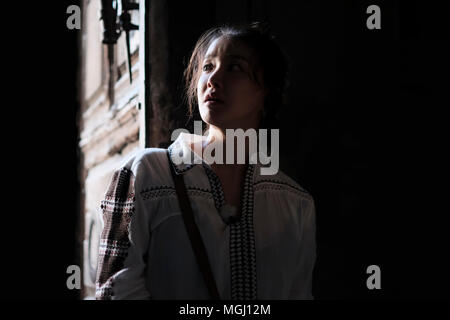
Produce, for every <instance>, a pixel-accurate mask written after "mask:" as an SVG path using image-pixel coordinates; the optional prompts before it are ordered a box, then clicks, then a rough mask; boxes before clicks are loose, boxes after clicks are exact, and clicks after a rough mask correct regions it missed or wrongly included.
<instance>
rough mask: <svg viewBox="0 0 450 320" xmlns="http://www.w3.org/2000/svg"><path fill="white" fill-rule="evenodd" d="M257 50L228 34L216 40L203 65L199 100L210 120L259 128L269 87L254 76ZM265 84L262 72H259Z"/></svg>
mask: <svg viewBox="0 0 450 320" xmlns="http://www.w3.org/2000/svg"><path fill="white" fill-rule="evenodd" d="M254 63H256V61H255V57H254V55H253V51H252V50H251V49H250V48H249V47H248V46H246V45H245V44H243V43H241V42H239V41H236V40H235V41H233V40H232V39H229V38H227V37H221V38H218V39H216V40H214V41H213V42H212V43H211V45H210V46H209V48H208V50H207V52H206V54H205V58H204V60H203V61H202V62H201V65H200V66H199V69H200V71H199V72H200V73H201V74H200V76H199V79H198V83H197V99H198V105H199V108H200V115H201V117H202V119H203V121H205V122H206V123H208V124H210V125H214V126H217V127H219V128H222V129H227V128H230V129H237V128H242V129H244V130H246V129H248V128H257V126H258V124H259V120H260V117H261V111H262V108H263V105H264V97H265V90H264V88H263V86H262V85H260V84H258V83H257V82H256V81H255V79H254V76H253V74H254V71H253V70H254ZM257 77H258V82H259V83H261V84H262V72H261V70H258V72H257Z"/></svg>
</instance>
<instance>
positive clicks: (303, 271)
mask: <svg viewBox="0 0 450 320" xmlns="http://www.w3.org/2000/svg"><path fill="white" fill-rule="evenodd" d="M301 203H302V206H301V210H302V220H301V221H302V222H301V229H302V232H301V240H300V241H301V243H300V250H301V253H300V256H299V257H300V258H299V260H298V264H297V268H296V271H295V274H294V281H293V284H292V287H291V292H290V299H292V300H297V299H302V300H312V299H314V297H313V295H312V283H313V271H314V265H315V262H316V211H315V205H314V200H313V199H312V198H310V199H304V200H302V201H301Z"/></svg>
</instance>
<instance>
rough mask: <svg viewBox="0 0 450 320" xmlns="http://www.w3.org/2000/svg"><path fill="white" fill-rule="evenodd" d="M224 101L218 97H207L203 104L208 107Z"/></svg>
mask: <svg viewBox="0 0 450 320" xmlns="http://www.w3.org/2000/svg"><path fill="white" fill-rule="evenodd" d="M223 103H224V102H223V101H222V100H219V99H208V100H206V101H205V105H206V106H208V107H213V106H218V105H221V104H223Z"/></svg>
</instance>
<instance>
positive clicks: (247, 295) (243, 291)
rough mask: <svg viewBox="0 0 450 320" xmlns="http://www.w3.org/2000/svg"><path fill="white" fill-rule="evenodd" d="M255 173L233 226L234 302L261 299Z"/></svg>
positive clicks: (250, 171) (250, 170)
mask: <svg viewBox="0 0 450 320" xmlns="http://www.w3.org/2000/svg"><path fill="white" fill-rule="evenodd" d="M253 172H254V165H249V166H248V168H247V172H246V175H245V182H244V194H243V197H242V212H241V217H240V219H239V220H238V221H237V223H233V224H230V268H231V272H230V274H231V299H233V300H255V299H257V275H256V249H255V234H254V230H253Z"/></svg>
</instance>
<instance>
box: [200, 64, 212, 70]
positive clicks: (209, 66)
mask: <svg viewBox="0 0 450 320" xmlns="http://www.w3.org/2000/svg"><path fill="white" fill-rule="evenodd" d="M202 69H203V71H210V70H211V69H212V64H211V63H208V64H205V65H204V66H203V68H202Z"/></svg>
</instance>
